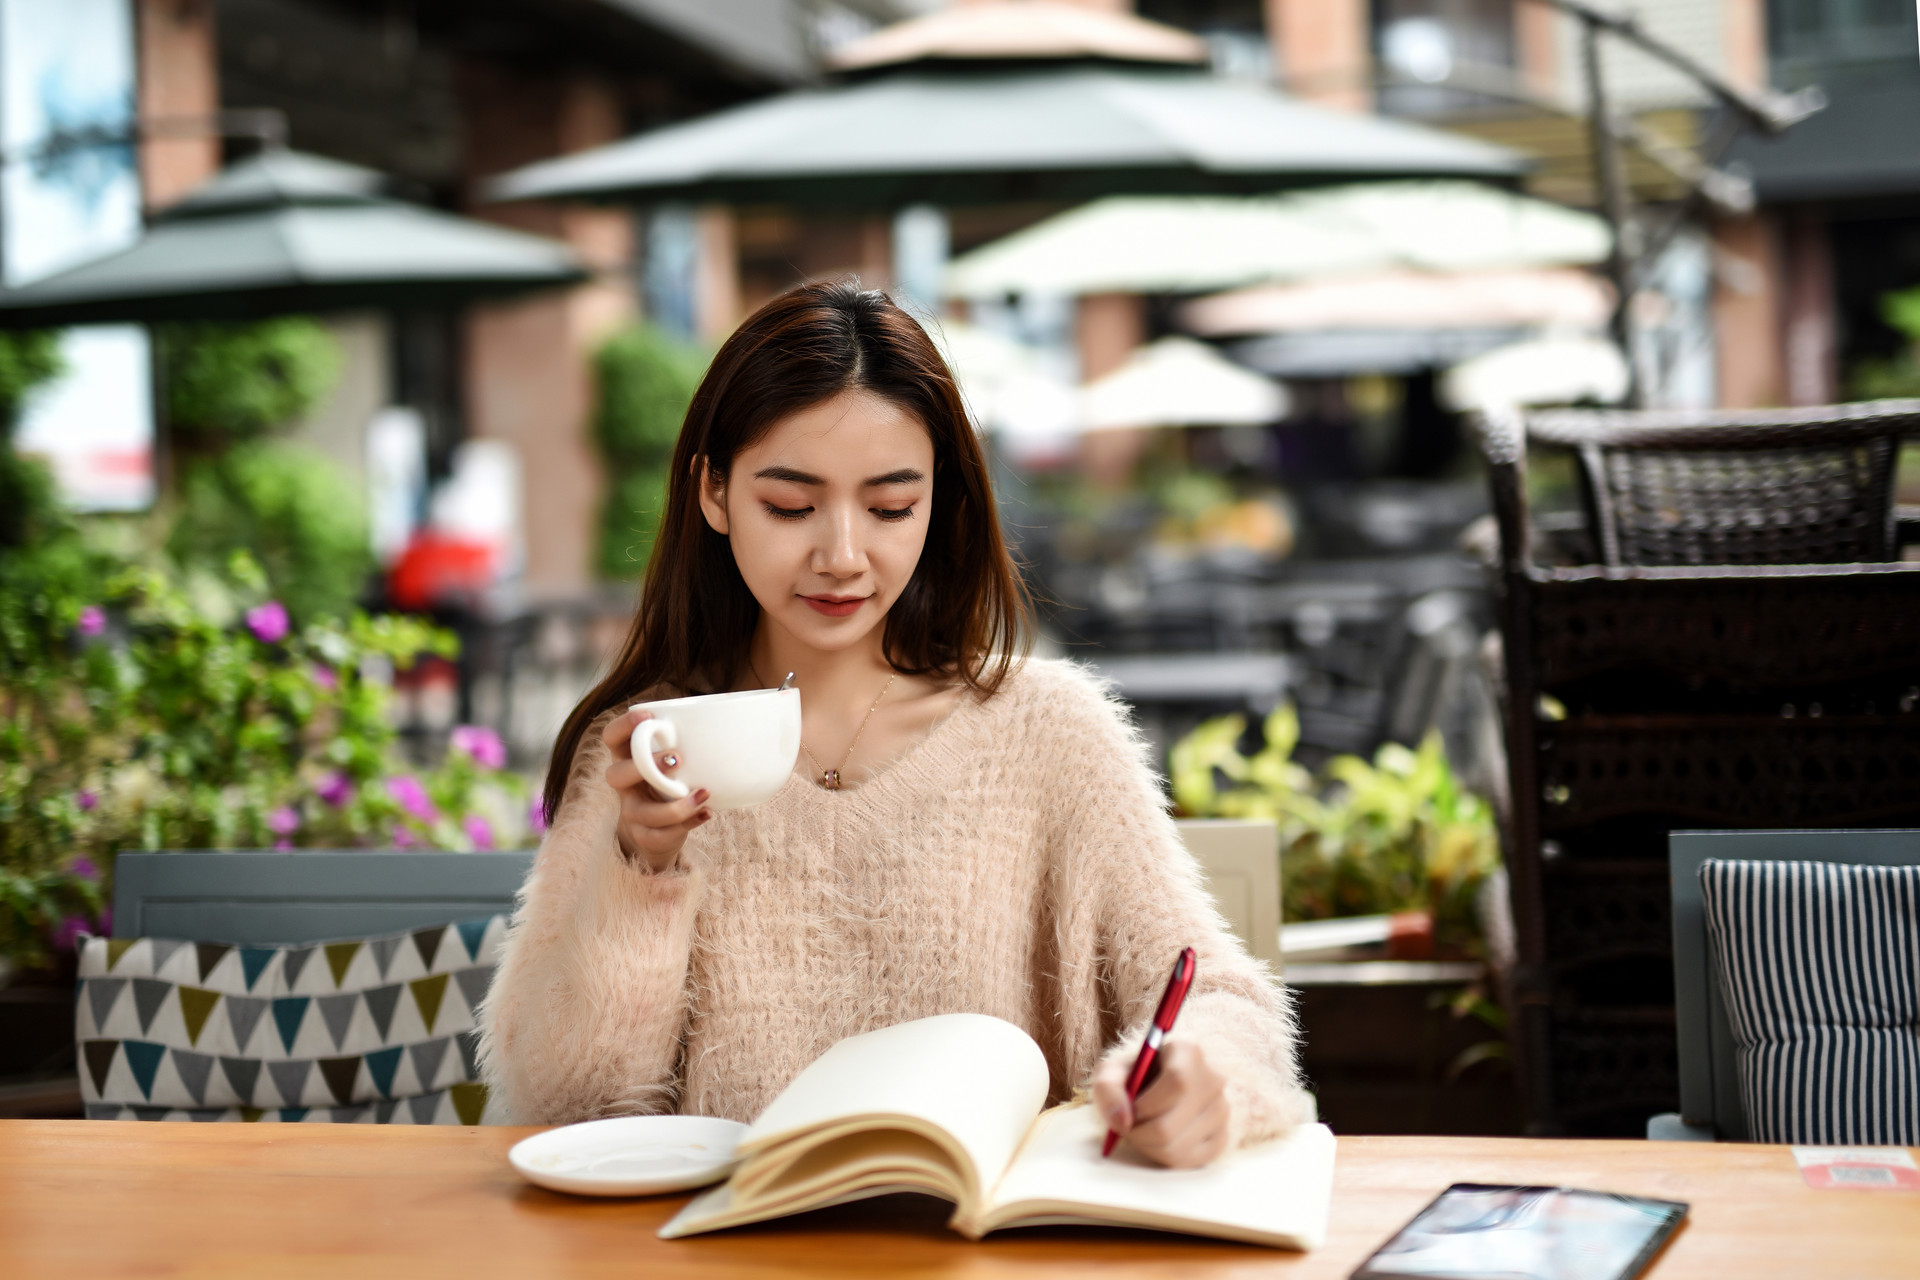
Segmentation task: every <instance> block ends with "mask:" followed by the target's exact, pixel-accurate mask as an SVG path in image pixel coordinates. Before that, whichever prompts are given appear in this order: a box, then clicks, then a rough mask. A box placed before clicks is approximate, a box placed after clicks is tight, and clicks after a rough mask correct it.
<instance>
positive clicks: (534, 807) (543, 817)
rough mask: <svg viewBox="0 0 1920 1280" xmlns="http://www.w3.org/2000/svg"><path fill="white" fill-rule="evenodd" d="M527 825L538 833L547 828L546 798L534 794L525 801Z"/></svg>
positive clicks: (534, 832)
mask: <svg viewBox="0 0 1920 1280" xmlns="http://www.w3.org/2000/svg"><path fill="white" fill-rule="evenodd" d="M527 826H528V828H529V829H531V830H532V832H533V834H535V835H539V834H541V833H542V832H543V831H545V830H546V829H547V799H546V797H545V796H539V795H536V796H534V797H533V799H531V800H529V801H528V802H527Z"/></svg>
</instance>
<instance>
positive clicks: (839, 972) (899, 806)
mask: <svg viewBox="0 0 1920 1280" xmlns="http://www.w3.org/2000/svg"><path fill="white" fill-rule="evenodd" d="M1027 625H1028V618H1027V614H1026V602H1025V597H1024V596H1023V594H1022V592H1021V588H1020V586H1019V583H1018V579H1017V578H1016V576H1015V572H1014V568H1013V565H1012V562H1011V560H1010V558H1009V556H1008V554H1007V551H1006V548H1005V546H1004V545H1003V543H1002V542H1001V538H1000V533H999V527H998V524H997V522H996V513H995V509H994V503H993V495H992V493H991V491H990V489H989V486H988V480H987V469H986V465H985V462H984V460H983V459H982V456H981V451H980V446H979V443H978V441H977V440H976V439H975V437H974V433H973V429H972V427H971V426H970V424H969V423H968V420H967V416H966V412H965V410H964V408H963V407H962V405H961V401H960V396H959V393H958V390H957V388H956V387H955V384H954V380H953V377H952V375H951V374H950V373H949V371H948V369H947V367H946V365H945V363H944V362H943V361H942V360H941V358H940V355H939V353H938V352H937V351H936V350H935V348H934V346H933V344H932V343H931V342H930V341H929V340H928V338H927V335H926V333H925V332H924V331H923V330H922V329H921V328H920V326H919V325H918V324H917V323H916V322H915V321H914V320H913V319H912V318H911V317H910V316H908V315H907V314H906V313H905V312H903V311H901V310H900V309H899V308H898V307H896V306H894V305H893V304H892V303H891V302H889V301H888V300H887V299H886V297H885V296H884V295H882V294H879V293H876V292H860V291H858V290H856V289H855V288H853V287H852V286H849V285H844V284H814V285H806V286H803V287H801V288H798V289H795V290H793V291H792V292H790V293H788V294H786V295H784V296H782V297H779V298H776V299H774V300H773V301H772V302H770V303H768V304H767V305H766V306H765V307H763V308H761V309H760V311H759V312H757V313H756V314H755V315H754V316H753V317H752V318H751V319H749V320H748V321H747V322H746V323H745V324H743V325H742V326H741V327H740V329H739V330H738V331H737V332H736V333H735V334H734V335H733V336H732V337H731V338H729V339H728V340H727V342H726V344H725V345H724V346H723V347H722V348H721V349H720V353H719V354H718V355H717V356H716V357H715V358H714V361H713V366H712V368H711V369H710V370H709V371H708V373H707V376H706V378H705V380H704V381H703V382H702V383H701V385H700V389H699V391H698V392H697V393H696V394H695V396H694V399H693V404H692V406H691V407H690V408H689V409H688V411H687V419H686V424H685V426H684V427H683V429H682V430H681V433H680V441H679V445H678V448H677V449H676V451H675V454H674V461H673V470H672V474H671V480H670V482H669V488H668V496H667V505H666V510H665V512H664V514H663V518H662V521H661V526H660V533H659V538H658V541H657V543H656V545H655V548H654V552H653V557H652V560H651V562H650V563H649V565H648V568H647V576H646V584H645V589H644V590H643V592H642V593H641V602H640V608H639V612H638V614H637V615H636V617H635V618H634V622H633V627H632V630H631V631H630V633H629V634H628V637H627V640H626V643H625V646H624V648H623V649H622V651H621V653H620V656H619V658H618V660H617V661H616V662H615V663H614V666H613V669H612V673H611V674H610V675H608V676H607V678H606V679H605V680H603V681H602V682H601V683H600V685H599V686H598V687H597V688H595V689H594V690H593V691H592V692H591V693H590V694H588V695H587V697H586V699H585V700H584V701H583V702H581V704H580V705H579V706H578V707H577V708H576V709H575V710H574V712H573V715H572V716H571V717H570V718H569V719H568V721H567V723H566V726H565V728H564V729H562V731H561V733H560V737H559V740H558V741H557V742H556V744H555V746H554V753H553V763H552V766H551V768H550V770H549V773H548V776H547V787H546V805H547V811H548V814H549V818H550V821H551V823H552V826H551V829H550V830H549V832H548V834H547V837H546V841H545V843H544V844H543V845H542V847H541V850H540V855H539V858H538V860H537V861H536V863H535V864H534V869H533V873H532V875H531V876H530V877H529V879H528V881H527V885H526V888H525V890H524V892H523V896H522V902H521V906H520V909H519V911H518V912H517V913H516V914H515V917H514V924H513V931H512V934H511V936H510V938H509V940H508V942H507V947H506V952H505V955H504V958H503V959H502V961H501V965H500V970H499V973H498V976H497V977H496V978H495V981H494V984H493V989H492V993H491V995H490V996H489V998H488V1001H487V1005H486V1007H485V1010H484V1012H483V1015H482V1034H483V1037H484V1040H483V1046H484V1048H483V1052H484V1061H485V1073H486V1078H487V1080H488V1081H489V1083H490V1084H491V1085H492V1087H493V1088H494V1090H495V1091H496V1096H497V1097H498V1098H500V1099H501V1100H502V1101H503V1102H504V1103H505V1105H506V1108H507V1110H508V1111H509V1113H510V1114H511V1115H512V1116H513V1117H514V1118H515V1119H516V1120H518V1121H520V1122H522V1123H560V1122H567V1121H576V1120H586V1119H591V1118H594V1117H599V1116H611V1115H625V1114H635V1113H650V1112H670V1111H676V1110H677V1111H680V1112H683V1113H689V1114H701V1115H715V1116H726V1117H730V1118H733V1119H738V1120H751V1119H752V1118H753V1117H754V1116H755V1115H756V1114H757V1113H758V1112H759V1111H760V1110H761V1109H762V1108H763V1107H764V1106H765V1105H766V1104H767V1103H768V1102H769V1101H771V1100H772V1098H773V1097H774V1095H776V1094H777V1093H779V1091H780V1090H781V1089H782V1088H783V1087H784V1086H785V1085H786V1084H787V1082H788V1081H789V1080H791V1079H792V1078H793V1077H794V1075H796V1074H797V1073H798V1072H799V1071H800V1069H801V1068H802V1067H804V1066H806V1065H807V1064H808V1063H809V1062H811V1061H813V1059H814V1058H816V1057H818V1056H819V1055H820V1054H821V1053H822V1052H824V1051H825V1050H826V1049H827V1048H828V1047H829V1046H831V1045H832V1044H833V1043H834V1042H835V1041H837V1040H840V1039H842V1038H844V1037H846V1036H850V1035H856V1034H858V1033H860V1032H863V1031H871V1030H874V1029H876V1028H879V1027H884V1026H889V1025H892V1024H894V1023H897V1022H904V1021H907V1020H909V1019H913V1018H922V1017H928V1016H931V1015H934V1014H940V1013H954V1012H974V1013H987V1014H994V1015H997V1016H999V1017H1001V1018H1004V1019H1006V1020H1008V1021H1009V1022H1012V1023H1014V1024H1015V1025H1017V1026H1019V1027H1022V1028H1024V1029H1025V1030H1026V1031H1027V1032H1028V1033H1029V1034H1030V1035H1032V1036H1033V1038H1034V1040H1035V1041H1036V1042H1037V1043H1038V1044H1039V1045H1040V1047H1041V1049H1042V1050H1043V1051H1044V1052H1045V1054H1046V1057H1047V1062H1048V1065H1049V1067H1050V1069H1051V1072H1052V1078H1053V1088H1052V1093H1053V1098H1054V1100H1055V1101H1058V1100H1061V1099H1064V1098H1066V1097H1068V1096H1069V1095H1071V1094H1072V1093H1073V1092H1074V1091H1075V1089H1076V1088H1078V1087H1080V1086H1083V1085H1086V1084H1088V1083H1089V1082H1090V1081H1091V1083H1092V1085H1093V1088H1094V1100H1095V1102H1096V1104H1097V1105H1098V1106H1099V1107H1100V1108H1101V1110H1102V1112H1103V1113H1104V1114H1105V1115H1106V1116H1107V1118H1108V1120H1109V1122H1110V1123H1111V1124H1112V1125H1113V1126H1114V1127H1115V1128H1117V1129H1119V1130H1120V1131H1121V1132H1123V1133H1126V1134H1127V1135H1128V1138H1129V1140H1130V1141H1131V1142H1132V1143H1133V1144H1134V1145H1135V1147H1136V1148H1138V1149H1139V1150H1140V1151H1141V1152H1142V1153H1143V1154H1145V1155H1147V1156H1149V1157H1150V1158H1153V1159H1156V1160H1159V1161H1160V1162H1162V1163H1164V1164H1168V1165H1172V1166H1177V1167H1192V1166H1197V1165H1200V1164H1204V1163H1206V1162H1207V1161H1209V1160H1211V1159H1212V1158H1213V1157H1214V1156H1216V1155H1218V1154H1219V1153H1220V1152H1221V1151H1223V1150H1225V1149H1227V1148H1228V1147H1229V1146H1231V1145H1233V1144H1235V1143H1239V1142H1245V1141H1250V1140H1255V1139H1258V1138H1263V1137H1267V1136H1271V1135H1275V1134H1278V1133H1281V1132H1284V1131H1286V1130H1287V1129H1289V1128H1291V1127H1292V1126H1293V1125H1294V1124H1296V1123H1297V1122H1299V1121H1300V1120H1301V1119H1303V1118H1304V1117H1305V1114H1306V1105H1305V1095H1304V1094H1302V1093H1301V1091H1300V1089H1299V1087H1298V1083H1297V1080H1296V1076H1295V1069H1294V1036H1293V1027H1292V1023H1291V1015H1290V1010H1289V1006H1288V1003H1287V999H1286V996H1285V993H1284V990H1283V989H1282V988H1281V987H1280V986H1279V985H1278V984H1277V983H1276V982H1275V981H1274V980H1273V979H1272V978H1271V977H1270V976H1269V975H1268V974H1267V973H1266V972H1265V971H1264V970H1263V969H1262V967H1261V966H1260V965H1259V964H1258V963H1257V962H1255V961H1253V960H1251V959H1249V958H1248V956H1247V955H1246V954H1245V952H1244V951H1243V950H1242V948H1241V947H1240V945H1239V943H1238V942H1237V941H1236V940H1235V939H1234V938H1233V936H1232V935H1231V934H1230V933H1228V932H1227V930H1226V929H1225V928H1224V927H1223V925H1222V924H1221V921H1220V919H1219V917H1218V915H1217V914H1216V913H1215V911H1214V910H1213V908H1212V905H1211V903H1210V902H1209V901H1208V899H1207V897H1206V894H1205V891H1204V889H1203V887H1202V885H1201V882H1200V878H1199V875H1198V872H1197V870H1196V868H1195V865H1194V862H1193V859H1192V858H1191V856H1189V855H1188V853H1187V852H1186V850H1185V848H1184V847H1183V846H1182V845H1181V843H1180V838H1179V835H1178V833H1177V832H1176V831H1175V830H1174V827H1173V824H1172V823H1171V822H1170V821H1169V820H1168V818H1167V814H1166V811H1165V808H1164V805H1163V802H1162V799H1161V793H1160V789H1159V786H1158V785H1157V783H1156V781H1155V778H1154V775H1153V773H1152V772H1151V771H1150V769H1149V768H1148V766H1147V764H1146V763H1145V760H1144V757H1143V752H1142V749H1141V744H1140V742H1139V740H1138V738H1137V737H1136V736H1135V735H1134V733H1133V732H1132V730H1131V729H1130V728H1129V726H1128V723H1127V721H1126V718H1125V715H1124V713H1123V712H1122V710H1121V709H1120V708H1119V707H1118V706H1116V705H1115V704H1114V703H1113V702H1111V701H1110V700H1109V699H1108V698H1107V697H1106V696H1105V694H1104V693H1103V692H1102V690H1101V689H1100V687H1099V686H1098V685H1097V684H1095V683H1094V682H1093V681H1092V680H1091V679H1089V678H1088V677H1087V676H1086V675H1085V674H1084V673H1083V672H1082V671H1081V670H1080V669H1079V668H1077V667H1075V666H1073V665H1071V664H1069V663H1066V662H1054V661H1040V660H1034V659H1026V660H1021V659H1020V657H1019V656H1018V653H1017V650H1018V649H1019V646H1020V644H1021V637H1022V635H1023V634H1024V633H1025V631H1026V628H1027ZM790 671H791V672H794V673H795V679H796V682H797V684H798V685H799V687H800V689H801V692H802V697H801V705H802V709H803V712H804V724H803V728H802V750H801V754H800V760H799V764H798V766H797V767H796V769H795V771H794V774H793V776H792V777H791V778H790V779H788V781H787V784H786V786H785V787H784V788H783V789H782V790H781V791H779V792H778V793H777V794H775V795H774V796H773V797H772V798H771V799H769V800H767V801H765V802H763V803H761V804H759V805H756V806H754V807H752V808H749V809H740V810H732V811H727V812H720V813H714V812H711V811H709V810H707V809H705V808H703V807H702V806H703V804H704V803H705V801H706V798H707V797H706V794H705V793H704V792H699V791H696V792H695V793H694V794H692V795H691V796H689V797H687V798H686V799H685V800H681V801H674V802H665V801H662V800H661V799H660V798H659V797H658V796H656V795H655V794H654V793H653V792H652V790H651V789H650V788H648V787H647V785H646V784H645V783H644V782H643V781H642V780H641V778H640V774H639V771H638V770H637V769H636V768H635V767H634V764H633V761H632V759H631V755H630V750H629V747H628V741H629V739H630V737H631V735H632V733H633V729H634V726H635V725H636V724H637V723H639V721H640V720H641V719H642V718H643V716H644V713H642V712H634V711H630V710H628V709H627V708H628V706H629V704H631V703H634V702H637V701H641V700H644V699H646V698H649V697H663V696H675V695H677V694H682V693H706V692H721V691H726V690H731V689H753V688H764V687H767V686H770V685H773V684H777V683H779V682H780V680H781V679H782V678H783V677H784V676H785V675H786V674H787V673H788V672H790ZM659 763H660V764H661V766H662V767H663V768H664V769H666V770H667V771H669V772H671V771H672V770H673V769H674V768H675V767H677V766H678V763H679V762H678V761H677V760H676V759H675V757H674V756H673V755H672V754H671V753H664V754H662V755H661V756H660V757H659ZM1188 945H1192V946H1193V947H1195V948H1196V949H1197V950H1198V952H1199V975H1198V980H1197V982H1196V985H1195V986H1194V989H1193V993H1192V995H1191V996H1190V997H1189V998H1188V1001H1187V1004H1186V1007H1185V1010H1184V1012H1182V1014H1181V1015H1180V1020H1179V1024H1178V1026H1177V1028H1176V1030H1175V1032H1174V1035H1173V1036H1172V1037H1171V1038H1170V1039H1169V1041H1168V1047H1167V1049H1165V1050H1164V1051H1163V1055H1162V1058H1161V1062H1162V1073H1161V1075H1160V1076H1159V1077H1158V1078H1157V1079H1156V1081H1155V1082H1154V1084H1153V1085H1152V1086H1151V1087H1149V1088H1148V1089H1147V1090H1145V1091H1144V1092H1143V1093H1142V1094H1141V1095H1140V1098H1139V1100H1138V1103H1137V1104H1136V1106H1135V1107H1134V1108H1133V1109H1131V1110H1130V1109H1129V1108H1128V1106H1127V1103H1126V1096H1125V1091H1124V1088H1123V1080H1124V1076H1125V1072H1126V1069H1127V1067H1128V1066H1129V1065H1130V1064H1131V1061H1132V1057H1133V1054H1134V1053H1135V1052H1136V1050H1137V1047H1138V1044H1139V1041H1140V1037H1141V1035H1142V1034H1143V1032H1144V1029H1145V1025H1146V1022H1147V1020H1148V1019H1149V1018H1151V1016H1152V1014H1153V1010H1154V1007H1155V1005H1156V1003H1157V1002H1158V1000H1159V997H1160V993H1161V990H1162V987H1163V985H1164V983H1165V981H1166V978H1167V974H1168V973H1169V972H1170V971H1171V969H1172V966H1173V962H1174V959H1175V957H1176V956H1177V955H1178V953H1179V951H1180V949H1181V948H1182V947H1183V946H1188Z"/></svg>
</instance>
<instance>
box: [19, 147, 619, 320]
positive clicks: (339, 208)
mask: <svg viewBox="0 0 1920 1280" xmlns="http://www.w3.org/2000/svg"><path fill="white" fill-rule="evenodd" d="M384 185H385V179H384V178H383V177H382V176H381V175H380V174H378V173H376V172H374V171H373V170H371V169H362V168H359V167H358V166H355V165H348V164H341V163H339V162H338V161H334V160H326V159H322V158H321V157H319V156H311V155H303V154H301V153H299V152H294V151H286V150H280V149H272V150H267V151H263V152H261V153H260V154H258V155H256V156H253V157H252V158H250V159H247V160H244V161H242V162H240V163H239V164H236V165H234V166H232V167H231V168H229V169H227V170H226V171H224V172H223V173H221V174H220V175H219V176H217V177H215V178H214V179H212V180H211V181H210V182H208V183H207V184H206V185H204V186H202V187H200V188H199V189H198V190H197V191H195V192H194V193H193V194H191V195H189V196H188V197H187V198H186V199H184V200H182V201H180V202H179V203H178V204H175V205H173V206H171V207H170V208H168V209H166V210H165V211H164V212H162V213H161V214H159V215H158V216H157V217H155V218H154V219H153V221H152V223H151V224H150V225H149V226H148V228H147V230H146V232H145V233H144V234H143V235H142V236H141V238H140V240H139V241H138V242H137V243H135V244H134V245H132V246H131V247H129V248H126V249H122V250H119V251H117V252H115V253H110V254H108V255H106V256H105V257H101V258H96V259H94V260H92V261H90V262H85V263H82V264H80V265H79V266H76V267H72V268H69V269H68V270H66V271H62V272H60V273H58V274H56V275H52V276H48V277H47V278H45V279H43V280H38V281H35V282H34V283H32V284H28V285H23V286H21V287H20V288H17V289H7V290H0V328H5V329H36V328H53V327H57V326H64V325H75V324H122V323H146V322H152V321H165V320H221V319H247V318H252V317H259V316H269V315H283V314H288V313H295V312H313V311H342V310H352V309H356V308H366V307H433V306H452V305H458V304H460V303H464V302H469V301H472V300H474V299H477V298H485V297H497V296H502V295H508V294H514V293H522V292H526V291H529V290H534V289H544V288H550V287H554V286H558V285H568V284H575V283H578V282H579V281H581V280H584V279H586V278H587V272H586V270H585V269H584V268H583V267H582V265H581V263H580V260H579V259H578V258H577V257H576V256H575V255H574V254H573V252H572V250H570V249H568V248H567V247H566V246H564V245H562V244H559V243H556V242H554V241H551V240H546V239H542V238H541V237H539V236H532V235H526V234H523V233H521V232H518V231H509V230H506V229H504V228H501V227H495V226H491V225H489V224H487V223H484V222H476V221H474V220H473V219H470V218H461V217H455V216H453V215H451V214H445V213H438V212H435V211H433V210H431V209H424V208H421V207H419V206H417V205H411V204H405V203H402V202H400V201H397V200H391V199H387V198H385V197H383V196H382V195H380V194H379V192H380V190H381V188H382V187H383V186H384Z"/></svg>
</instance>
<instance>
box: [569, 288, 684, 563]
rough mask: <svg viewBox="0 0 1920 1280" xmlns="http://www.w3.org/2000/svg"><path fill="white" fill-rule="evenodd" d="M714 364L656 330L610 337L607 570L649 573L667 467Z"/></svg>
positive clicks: (604, 449)
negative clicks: (702, 379) (690, 408)
mask: <svg viewBox="0 0 1920 1280" xmlns="http://www.w3.org/2000/svg"><path fill="white" fill-rule="evenodd" d="M705 367H706V358H705V357H704V356H703V355H702V354H701V353H700V352H699V350H698V349H696V348H694V347H690V346H687V345H685V344H683V343H680V342H678V341H676V340H674V339H673V338H672V337H670V336H669V335H668V334H666V333H665V332H663V331H662V330H660V329H658V328H655V327H654V326H652V325H635V326H633V327H632V328H629V329H626V330H623V331H622V332H620V333H617V334H615V335H614V336H613V337H611V338H609V339H608V340H607V341H606V342H605V343H604V344H603V345H602V346H601V348H600V350H599V351H598V352H597V353H596V354H595V356H594V381H595V392H596V398H595V405H594V415H593V438H594V443H595V444H596V445H597V446H598V447H599V450H600V456H601V459H602V460H603V462H604V463H605V465H606V471H607V497H606V501H605V503H604V504H603V505H602V507H601V513H600V554H599V569H600V572H601V574H602V575H604V576H606V577H609V578H632V577H636V576H638V575H639V573H640V572H641V570H642V569H644V568H645V567H646V563H647V556H648V554H649V553H650V552H651V551H652V550H653V539H654V535H655V533H656V531H657V530H658V529H659V524H660V510H661V507H662V505H663V504H664V503H665V500H666V491H667V467H668V464H669V462H670V461H671V459H672V457H673V446H674V442H675V441H676V440H678V439H679V436H680V424H681V422H682V421H683V420H684V419H685V418H686V415H687V405H688V404H689V403H690V402H691V401H692V400H693V393H694V390H695V389H696V388H697V387H698V386H699V385H700V377H701V374H702V373H703V372H704V371H705Z"/></svg>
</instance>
